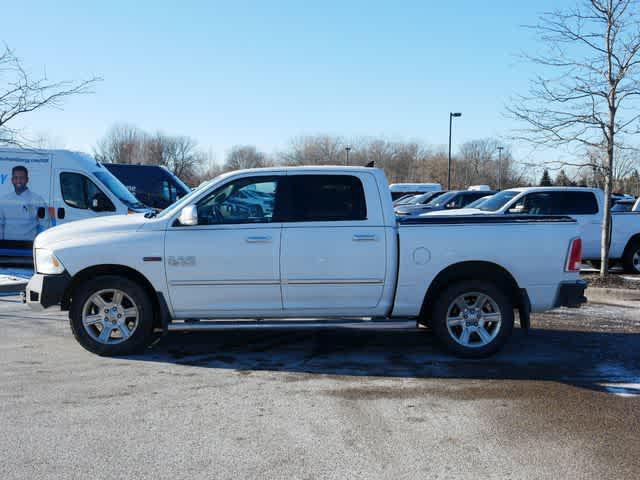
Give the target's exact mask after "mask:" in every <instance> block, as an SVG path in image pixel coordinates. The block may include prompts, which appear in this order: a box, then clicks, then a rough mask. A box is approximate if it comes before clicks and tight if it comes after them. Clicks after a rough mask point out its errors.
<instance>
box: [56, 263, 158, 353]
mask: <svg viewBox="0 0 640 480" xmlns="http://www.w3.org/2000/svg"><path fill="white" fill-rule="evenodd" d="M69 323H70V325H71V331H72V332H73V335H74V336H75V337H76V340H78V342H79V343H80V345H82V346H83V347H84V348H85V349H87V350H89V351H90V352H92V353H96V354H98V355H104V356H115V355H128V354H131V353H135V352H137V351H139V350H141V349H143V348H144V347H146V346H147V345H149V344H150V342H151V339H152V331H153V306H152V304H151V300H150V299H149V296H148V294H147V293H146V292H145V290H144V289H143V288H142V287H141V286H140V285H138V284H137V283H135V282H133V281H131V280H129V279H128V278H125V277H120V276H113V275H108V276H100V277H96V278H94V279H92V280H89V281H88V282H86V283H85V284H83V285H81V286H80V287H79V288H78V290H76V291H75V292H74V294H73V302H72V305H71V309H70V311H69Z"/></svg>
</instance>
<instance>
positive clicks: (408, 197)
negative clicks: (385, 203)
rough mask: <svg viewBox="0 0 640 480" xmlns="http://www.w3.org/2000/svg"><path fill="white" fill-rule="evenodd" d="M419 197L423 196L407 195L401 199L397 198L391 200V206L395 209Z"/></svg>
mask: <svg viewBox="0 0 640 480" xmlns="http://www.w3.org/2000/svg"><path fill="white" fill-rule="evenodd" d="M420 195H424V194H421V193H418V194H415V193H409V194H407V195H402V196H401V197H398V198H396V199H395V200H393V206H394V207H395V206H396V205H403V204H405V203H409V202H410V201H411V199H413V198H416V197H419V196H420Z"/></svg>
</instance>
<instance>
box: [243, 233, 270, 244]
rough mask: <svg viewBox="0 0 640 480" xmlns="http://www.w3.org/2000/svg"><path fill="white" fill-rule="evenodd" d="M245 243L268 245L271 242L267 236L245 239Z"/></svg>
mask: <svg viewBox="0 0 640 480" xmlns="http://www.w3.org/2000/svg"><path fill="white" fill-rule="evenodd" d="M246 241H247V243H269V242H270V241H271V237H269V236H268V235H265V236H262V237H247V238H246Z"/></svg>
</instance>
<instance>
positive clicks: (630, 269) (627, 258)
mask: <svg viewBox="0 0 640 480" xmlns="http://www.w3.org/2000/svg"><path fill="white" fill-rule="evenodd" d="M622 266H623V267H624V272H625V273H636V274H638V273H640V241H638V240H635V241H634V242H633V243H631V244H630V245H629V246H628V247H627V248H626V249H625V251H624V256H623V257H622Z"/></svg>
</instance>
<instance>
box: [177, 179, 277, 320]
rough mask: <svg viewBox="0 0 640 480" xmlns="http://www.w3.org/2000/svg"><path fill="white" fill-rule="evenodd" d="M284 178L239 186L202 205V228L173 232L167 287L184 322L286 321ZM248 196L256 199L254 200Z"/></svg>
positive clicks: (228, 185)
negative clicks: (280, 209)
mask: <svg viewBox="0 0 640 480" xmlns="http://www.w3.org/2000/svg"><path fill="white" fill-rule="evenodd" d="M281 178H282V177H280V176H274V175H272V174H271V175H268V176H259V175H257V176H252V177H245V178H241V179H237V180H231V181H229V182H228V183H226V184H225V185H222V186H221V187H219V188H217V189H215V190H214V191H213V192H211V193H210V194H209V195H207V196H205V197H204V198H203V199H201V200H200V201H198V203H197V209H198V224H197V225H192V226H185V225H180V224H179V223H178V222H177V221H176V222H175V223H174V224H173V225H171V226H169V228H168V230H167V234H166V237H165V262H166V274H167V281H168V283H169V291H170V297H171V302H172V305H173V309H174V311H175V313H176V315H177V316H178V317H182V318H184V317H190V316H197V317H201V318H206V317H207V315H211V316H212V317H218V318H219V317H229V318H238V317H242V316H249V317H252V316H254V315H259V316H261V317H263V316H269V314H272V315H274V316H278V315H279V314H281V313H282V296H281V292H280V232H281V229H282V223H280V222H278V221H277V215H278V213H277V204H276V197H277V196H278V192H279V185H280V183H281ZM247 192H254V193H255V194H254V195H250V197H251V198H250V199H249V200H247V198H246V197H247V196H249V195H245V194H246V193H247Z"/></svg>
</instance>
